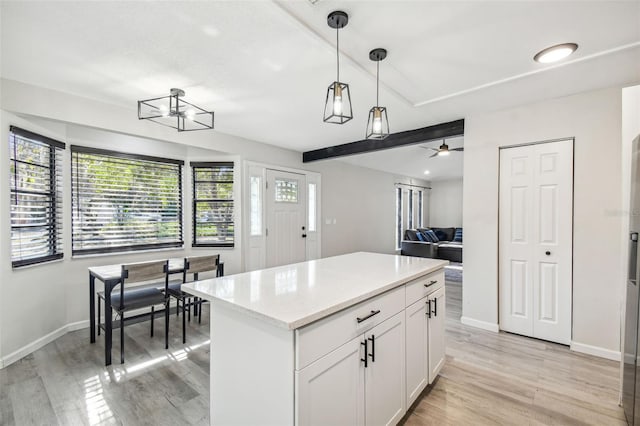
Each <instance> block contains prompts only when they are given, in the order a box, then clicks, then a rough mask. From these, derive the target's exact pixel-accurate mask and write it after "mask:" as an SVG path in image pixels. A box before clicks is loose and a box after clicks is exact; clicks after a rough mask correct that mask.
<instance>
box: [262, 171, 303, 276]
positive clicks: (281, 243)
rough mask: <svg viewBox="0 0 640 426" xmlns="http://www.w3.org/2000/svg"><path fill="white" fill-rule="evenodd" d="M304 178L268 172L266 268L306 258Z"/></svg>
mask: <svg viewBox="0 0 640 426" xmlns="http://www.w3.org/2000/svg"><path fill="white" fill-rule="evenodd" d="M305 189H306V179H305V176H304V175H301V174H298V173H289V172H282V171H279V170H271V169H268V170H267V195H266V203H267V204H266V216H267V221H266V222H267V229H266V240H267V250H266V251H267V253H266V263H267V265H266V266H267V267H268V268H269V267H272V266H280V265H286V264H289V263H297V262H304V261H305V259H306V235H307V233H306V207H307V197H306V191H305Z"/></svg>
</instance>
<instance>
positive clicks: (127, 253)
mask: <svg viewBox="0 0 640 426" xmlns="http://www.w3.org/2000/svg"><path fill="white" fill-rule="evenodd" d="M184 249H185V247H184V245H183V246H182V247H163V248H157V249H148V250H128V251H115V252H112V253H91V254H74V255H72V256H71V259H87V258H92V257H107V256H131V255H135V254H138V253H158V252H163V251H177V250H184Z"/></svg>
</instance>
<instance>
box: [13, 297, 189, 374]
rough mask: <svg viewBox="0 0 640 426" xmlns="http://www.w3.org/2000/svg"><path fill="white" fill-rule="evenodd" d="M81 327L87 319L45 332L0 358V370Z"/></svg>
mask: <svg viewBox="0 0 640 426" xmlns="http://www.w3.org/2000/svg"><path fill="white" fill-rule="evenodd" d="M170 306H171V308H173V307H175V306H177V305H176V302H174V301H171V302H170ZM144 311H145V310H144V308H141V309H138V310H134V311H131V315H136V314H138V313H143V312H144ZM102 318H104V317H102ZM83 328H89V320H83V321H77V322H72V323H70V324H66V325H63V326H62V327H60V328H59V329H57V330H54V331H52V332H51V333H49V334H47V335H46V336H42V337H41V338H39V339H37V340H35V341H33V342H31V343H29V344H27V345H25V346H23V347H21V348H20V349H18V350H17V351H15V352H12V353H10V354H9V355H7V356H5V357H4V358H0V370H1V369H3V368H5V367H8V366H9V365H11V364H13V363H14V362H16V361H18V360H19V359H21V358H24V357H25V356H27V355H29V354H30V353H32V352H35V351H37V350H38V349H40V348H41V347H43V346H45V345H47V344H49V343H51V342H53V341H54V340H56V339H57V338H59V337H62V336H64V335H65V334H67V333H69V332H71V331H76V330H80V329H83Z"/></svg>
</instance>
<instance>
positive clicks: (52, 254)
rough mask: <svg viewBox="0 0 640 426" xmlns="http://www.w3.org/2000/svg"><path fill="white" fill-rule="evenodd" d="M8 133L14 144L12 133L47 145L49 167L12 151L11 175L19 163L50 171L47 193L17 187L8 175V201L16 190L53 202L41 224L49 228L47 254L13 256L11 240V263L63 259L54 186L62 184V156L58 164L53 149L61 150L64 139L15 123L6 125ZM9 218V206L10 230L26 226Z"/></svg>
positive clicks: (60, 228)
mask: <svg viewBox="0 0 640 426" xmlns="http://www.w3.org/2000/svg"><path fill="white" fill-rule="evenodd" d="M9 133H10V135H9V137H10V138H13V140H14V146H16V141H15V136H18V137H19V138H23V139H28V140H33V141H34V142H36V143H40V144H43V145H47V147H48V149H49V166H48V167H47V166H44V165H41V164H32V163H28V162H24V161H20V160H18V159H17V158H16V155H15V154H14V153H13V152H10V154H9V164H10V165H11V163H13V164H14V165H15V166H14V175H16V177H17V170H18V167H17V165H18V163H21V164H32V165H36V166H38V167H44V168H48V169H49V170H48V171H49V173H48V174H49V188H48V189H49V190H48V191H47V192H46V193H41V192H34V191H28V190H19V189H18V188H17V179H14V185H13V186H12V185H11V179H9V199H10V201H9V202H10V203H11V198H12V196H13V195H16V200H17V195H19V194H23V195H45V196H46V197H49V198H50V200H51V201H50V202H49V204H50V205H51V206H52V209H51V217H50V218H49V219H48V220H47V224H46V225H44V226H43V227H45V228H47V229H48V234H49V238H48V241H47V242H48V246H49V247H48V252H49V254H47V255H44V256H38V257H32V258H29V259H21V260H13V258H14V252H13V248H12V247H11V244H10V246H9V252H10V254H11V267H12V268H20V267H23V266H29V265H37V264H40V263H45V262H51V261H54V260H58V259H62V258H63V257H64V247H63V244H62V223H60V226H58V221H59V218H58V213H60V214H62V208H63V207H62V199H60V200H59V199H58V193H57V190H58V184H60V185H62V180H63V179H62V176H61V175H60V182H58V180H57V177H58V172H60V173H61V171H62V168H63V163H64V159H61V161H60V163H59V164H58V162H57V161H56V153H57V151H56V150H62V151H64V150H65V147H66V145H65V144H64V143H63V142H60V141H57V140H55V139H52V138H49V137H47V136H43V135H39V134H37V133H34V132H31V131H29V130H25V129H22V128H20V127H17V126H9ZM10 174H11V173H10ZM60 197H62V194H60ZM58 206H60V210H61V211H60V212H58V211H57V207H58ZM12 220H13V212H12V211H11V210H10V212H9V227H10V230H11V233H13V230H14V229H24V228H26V227H25V226H14V225H12V224H11V222H12ZM58 249H60V251H59V252H58Z"/></svg>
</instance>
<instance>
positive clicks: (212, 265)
mask: <svg viewBox="0 0 640 426" xmlns="http://www.w3.org/2000/svg"><path fill="white" fill-rule="evenodd" d="M219 264H220V255H219V254H215V255H209V256H197V257H187V258H185V259H184V272H183V273H182V282H181V283H169V295H171V296H173V297H175V298H176V301H177V303H178V309H177V312H176V314H178V315H179V312H180V304H181V303H182V343H186V342H187V331H186V330H187V323H186V320H187V318H186V315H187V312H188V314H189V321H191V306H194V313H193V314H194V316H195V315H197V314H198V312H199V313H200V315H199V316H198V322H202V301H199V302H198V298H196V297H195V296H193V295H192V294H189V293H185V292H184V291H182V284H183V283H186V282H187V274H193V279H194V281H197V280H198V274H199V273H201V272H214V271H215V272H216V275H217V271H218V265H219ZM192 297H193V303H191V298H192ZM187 306H188V311H187ZM198 308H200V309H199V310H196V309H198Z"/></svg>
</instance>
